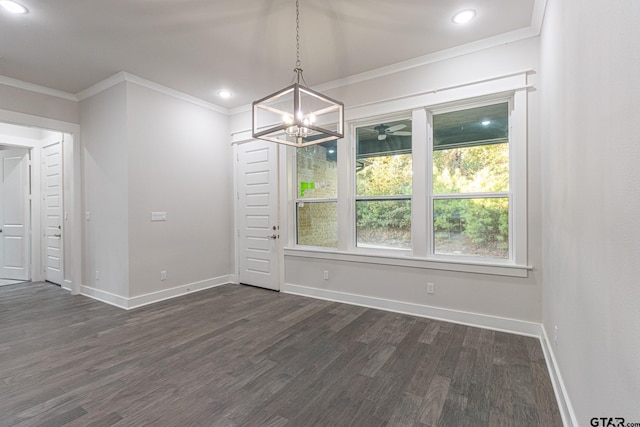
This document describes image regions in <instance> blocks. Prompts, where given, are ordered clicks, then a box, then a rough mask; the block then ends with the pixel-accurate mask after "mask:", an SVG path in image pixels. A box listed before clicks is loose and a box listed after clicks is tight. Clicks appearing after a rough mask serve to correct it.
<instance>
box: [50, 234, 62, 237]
mask: <svg viewBox="0 0 640 427" xmlns="http://www.w3.org/2000/svg"><path fill="white" fill-rule="evenodd" d="M51 236H52V237H62V234H52V235H51Z"/></svg>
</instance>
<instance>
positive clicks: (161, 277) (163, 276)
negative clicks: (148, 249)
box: [160, 270, 167, 280]
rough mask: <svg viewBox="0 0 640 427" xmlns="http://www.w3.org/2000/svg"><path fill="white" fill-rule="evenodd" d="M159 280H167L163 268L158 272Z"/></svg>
mask: <svg viewBox="0 0 640 427" xmlns="http://www.w3.org/2000/svg"><path fill="white" fill-rule="evenodd" d="M160 280H167V272H166V271H165V270H162V271H161V272H160Z"/></svg>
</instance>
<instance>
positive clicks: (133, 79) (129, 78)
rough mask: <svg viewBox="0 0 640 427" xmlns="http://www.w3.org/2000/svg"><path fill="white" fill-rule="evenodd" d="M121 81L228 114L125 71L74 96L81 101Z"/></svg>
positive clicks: (198, 99)
mask: <svg viewBox="0 0 640 427" xmlns="http://www.w3.org/2000/svg"><path fill="white" fill-rule="evenodd" d="M122 82H129V83H134V84H137V85H138V86H142V87H146V88H147V89H151V90H154V91H156V92H159V93H162V94H164V95H167V96H171V97H173V98H176V99H180V100H182V101H185V102H189V103H191V104H194V105H197V106H199V107H203V108H206V109H208V110H212V111H215V112H218V113H222V114H225V115H229V110H228V109H227V108H224V107H221V106H219V105H216V104H212V103H210V102H207V101H204V100H202V99H200V98H196V97H195V96H191V95H188V94H186V93H184V92H180V91H178V90H175V89H171V88H168V87H166V86H163V85H161V84H159V83H155V82H152V81H150V80H147V79H144V78H142V77H139V76H136V75H135V74H131V73H127V72H125V71H120V72H119V73H116V74H114V75H113V76H111V77H108V78H106V79H104V80H102V81H101V82H99V83H96V84H95V85H93V86H91V87H89V88H87V89H85V90H83V91H82V92H78V93H77V94H76V96H77V97H78V100H80V101H83V100H85V99H87V98H89V97H92V96H94V95H97V94H98V93H100V92H102V91H105V90H107V89H109V88H111V87H113V86H115V85H117V84H120V83H122Z"/></svg>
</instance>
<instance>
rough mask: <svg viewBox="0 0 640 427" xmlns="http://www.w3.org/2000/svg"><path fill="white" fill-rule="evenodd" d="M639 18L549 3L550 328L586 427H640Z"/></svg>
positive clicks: (546, 199) (545, 120)
mask: <svg viewBox="0 0 640 427" xmlns="http://www.w3.org/2000/svg"><path fill="white" fill-rule="evenodd" d="M639 20H640V3H639V2H637V1H635V0H620V1H615V2H610V1H600V0H586V1H578V0H571V1H560V0H550V1H549V4H548V10H547V13H546V17H545V22H544V27H543V32H542V41H541V64H542V66H541V91H542V129H543V132H542V138H541V140H542V147H543V149H542V176H543V177H544V179H543V187H542V190H543V199H542V202H543V241H542V249H543V254H544V267H545V268H544V273H543V282H544V292H543V295H544V301H543V322H544V328H545V330H546V333H547V335H548V337H549V338H550V341H551V347H552V350H553V353H554V354H555V359H556V362H557V366H558V367H559V371H560V373H561V376H562V379H563V380H564V385H565V387H566V392H567V394H568V396H569V399H570V403H571V405H572V406H573V410H574V412H575V420H574V422H577V423H579V425H585V426H586V425H592V424H590V420H591V418H592V417H625V418H626V422H640V316H639V314H640V311H639V309H638V302H639V301H640V286H638V278H639V277H640V263H639V262H638V256H639V255H640V221H639V219H640V198H639V197H638V188H640V168H639V167H638V164H639V162H640V140H639V135H640V121H639V120H638V117H637V113H638V111H639V110H640V101H639V99H640V85H638V76H639V75H640V32H639V31H638V21H639ZM556 325H557V327H558V340H557V342H554V327H555V326H556ZM600 425H602V424H600Z"/></svg>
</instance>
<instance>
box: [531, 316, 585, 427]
mask: <svg viewBox="0 0 640 427" xmlns="http://www.w3.org/2000/svg"><path fill="white" fill-rule="evenodd" d="M540 332H541V336H540V345H541V346H542V352H543V353H544V359H545V360H546V362H547V368H548V369H549V376H550V377H551V384H552V385H553V391H554V392H555V393H556V401H557V402H558V409H559V410H560V415H561V416H562V423H563V424H564V425H565V426H567V427H578V425H579V424H578V418H577V417H576V413H575V412H574V410H573V405H571V400H570V399H569V394H568V393H567V388H566V387H565V385H564V381H563V380H562V375H561V374H560V368H559V366H558V362H557V361H556V356H555V354H554V353H553V348H552V346H551V342H550V341H549V336H548V335H547V331H546V330H545V328H544V325H540Z"/></svg>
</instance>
